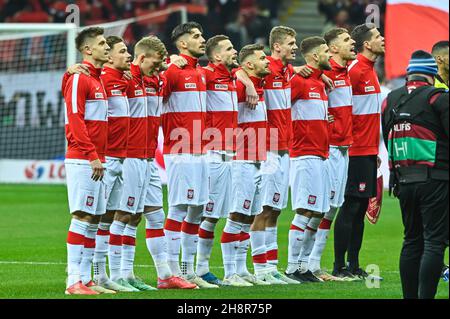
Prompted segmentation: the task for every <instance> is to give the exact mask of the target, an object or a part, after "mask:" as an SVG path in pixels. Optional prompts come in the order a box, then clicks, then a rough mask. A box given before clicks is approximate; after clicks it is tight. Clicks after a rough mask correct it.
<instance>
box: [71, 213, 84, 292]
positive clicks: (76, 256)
mask: <svg viewBox="0 0 450 319" xmlns="http://www.w3.org/2000/svg"><path fill="white" fill-rule="evenodd" d="M88 226H89V223H86V222H82V221H80V220H78V219H75V218H72V220H71V222H70V226H69V232H68V235H67V273H68V277H67V288H68V287H70V286H72V285H74V284H76V283H77V282H79V281H81V274H80V263H81V255H82V251H83V246H84V235H85V234H86V230H87V228H88Z"/></svg>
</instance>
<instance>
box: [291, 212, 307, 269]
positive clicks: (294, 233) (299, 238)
mask: <svg viewBox="0 0 450 319" xmlns="http://www.w3.org/2000/svg"><path fill="white" fill-rule="evenodd" d="M309 219H310V218H308V217H305V216H303V215H299V214H295V216H294V220H293V221H292V225H291V229H290V230H289V245H288V267H287V269H286V272H287V273H288V274H292V273H294V272H295V271H296V270H297V269H298V266H299V264H298V256H299V255H300V251H301V250H302V243H303V237H304V232H305V229H306V226H307V225H308V222H309Z"/></svg>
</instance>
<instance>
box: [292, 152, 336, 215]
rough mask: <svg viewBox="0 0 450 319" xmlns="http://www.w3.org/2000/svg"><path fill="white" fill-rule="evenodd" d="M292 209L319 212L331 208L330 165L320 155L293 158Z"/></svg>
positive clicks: (324, 211)
mask: <svg viewBox="0 0 450 319" xmlns="http://www.w3.org/2000/svg"><path fill="white" fill-rule="evenodd" d="M291 174H292V180H291V196H292V200H291V201H292V209H294V210H296V209H299V208H302V209H307V210H309V211H314V212H318V213H326V212H328V211H329V210H330V178H329V176H328V165H327V164H326V161H325V160H323V159H322V158H319V157H315V156H314V157H313V156H301V157H296V158H291Z"/></svg>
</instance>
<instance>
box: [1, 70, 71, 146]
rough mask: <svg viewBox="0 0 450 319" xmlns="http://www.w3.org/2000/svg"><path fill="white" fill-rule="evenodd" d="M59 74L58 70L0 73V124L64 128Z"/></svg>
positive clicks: (60, 74) (60, 76)
mask: <svg viewBox="0 0 450 319" xmlns="http://www.w3.org/2000/svg"><path fill="white" fill-rule="evenodd" d="M62 74H63V72H60V71H59V72H58V71H54V72H36V73H6V74H0V105H1V106H2V109H3V112H2V113H4V114H2V125H3V126H6V125H8V126H15V127H33V128H41V127H55V126H56V127H57V126H60V127H63V126H64V112H63V110H64V108H63V105H64V104H63V97H62V95H61V79H62ZM5 113H6V114H5ZM62 138H64V136H62Z"/></svg>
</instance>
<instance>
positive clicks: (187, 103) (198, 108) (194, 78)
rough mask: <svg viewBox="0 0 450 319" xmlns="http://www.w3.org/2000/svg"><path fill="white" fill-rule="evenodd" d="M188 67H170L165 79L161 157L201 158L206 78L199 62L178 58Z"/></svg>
mask: <svg viewBox="0 0 450 319" xmlns="http://www.w3.org/2000/svg"><path fill="white" fill-rule="evenodd" d="M180 56H182V57H183V58H185V59H186V60H187V62H188V64H187V65H186V66H185V67H184V68H183V69H180V68H178V67H177V66H176V65H171V66H170V67H169V68H168V69H167V71H166V72H165V73H164V76H165V78H166V80H167V82H166V85H165V87H164V105H163V109H162V126H163V132H164V150H163V152H164V154H182V153H186V154H203V153H204V150H203V146H204V144H205V143H204V141H203V140H202V134H203V131H204V129H205V123H206V76H205V71H204V69H203V68H202V67H200V66H199V65H198V59H195V58H192V57H190V56H186V55H183V54H180Z"/></svg>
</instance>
